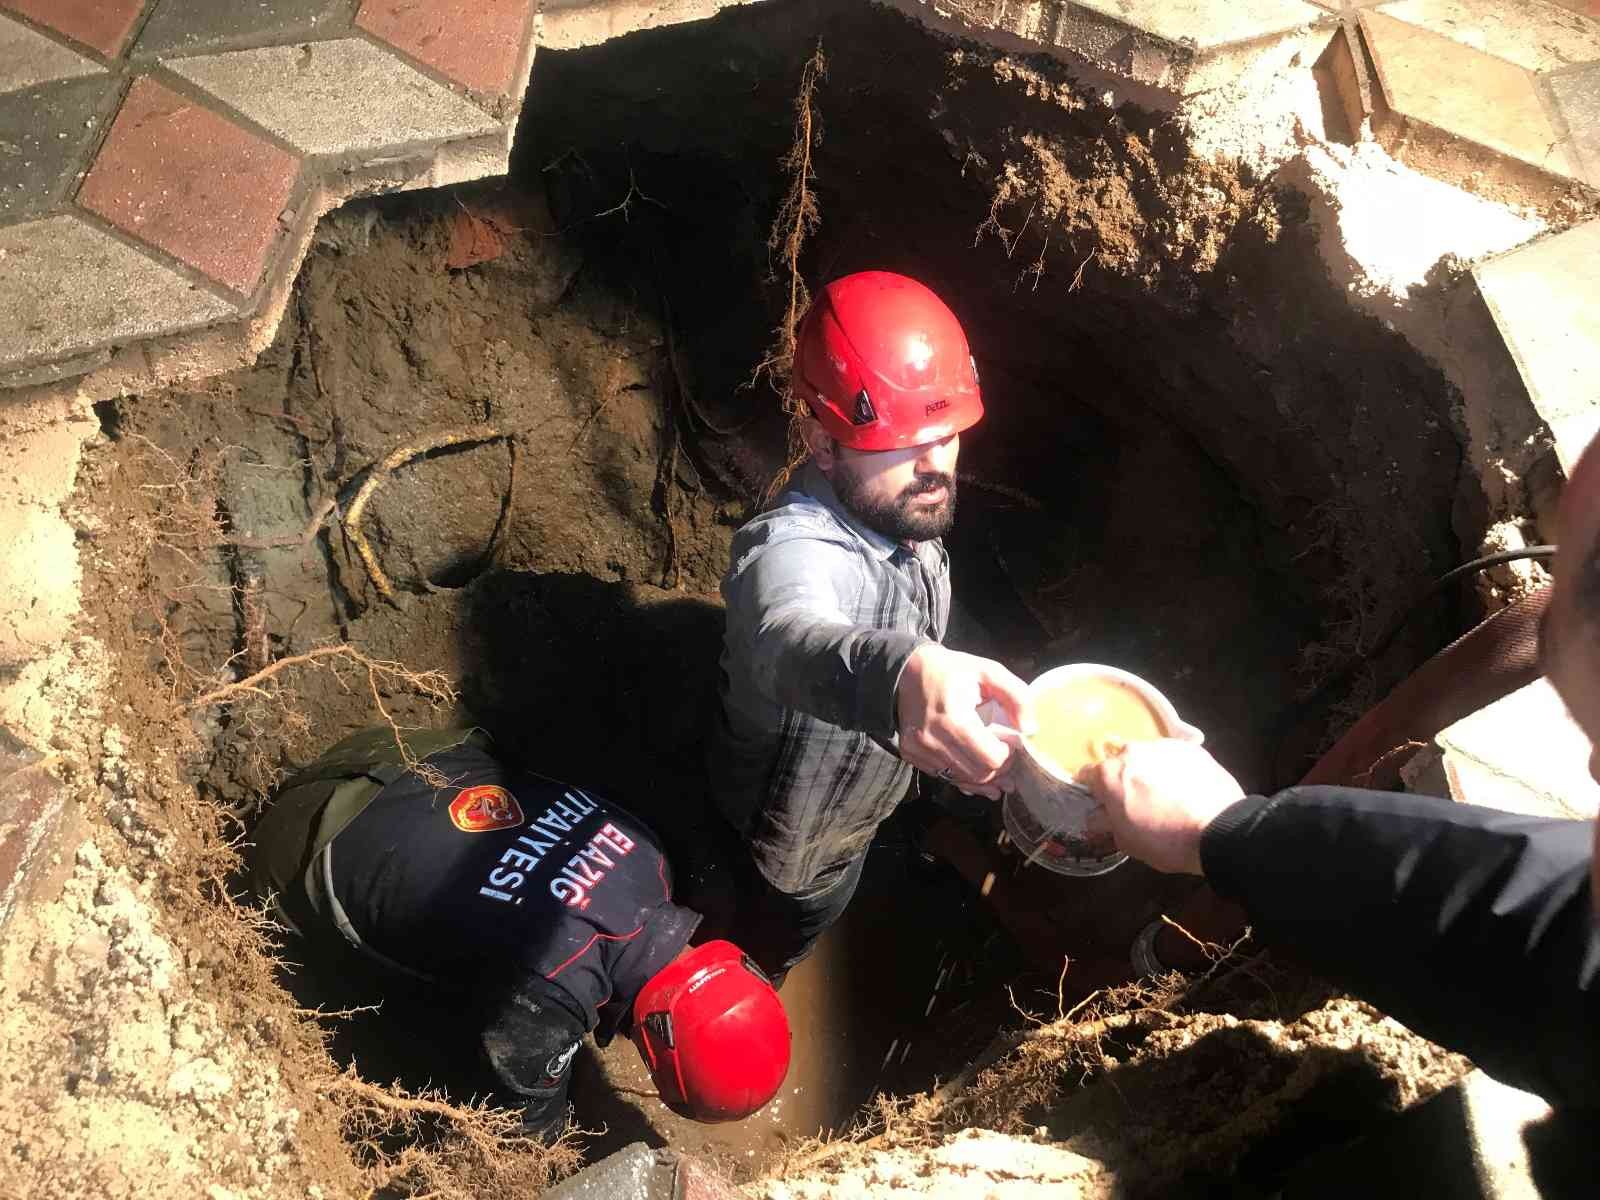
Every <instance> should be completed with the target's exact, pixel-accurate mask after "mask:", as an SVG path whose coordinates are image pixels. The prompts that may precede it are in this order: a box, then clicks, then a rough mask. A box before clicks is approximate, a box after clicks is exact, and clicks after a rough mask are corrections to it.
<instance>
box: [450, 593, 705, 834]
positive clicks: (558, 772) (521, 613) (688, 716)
mask: <svg viewBox="0 0 1600 1200" xmlns="http://www.w3.org/2000/svg"><path fill="white" fill-rule="evenodd" d="M466 605H467V617H466V620H464V621H463V622H462V646H461V651H462V664H463V665H462V681H461V683H462V701H463V704H464V706H465V708H466V710H467V713H468V714H469V718H470V719H471V720H473V721H476V722H477V723H478V724H480V725H482V726H483V727H484V728H485V729H487V730H488V731H489V732H490V734H492V735H493V736H494V739H495V742H496V745H497V746H498V750H499V753H500V754H502V755H503V756H504V757H506V758H507V759H509V760H511V761H513V762H517V763H520V764H521V765H524V766H526V767H528V768H530V769H532V770H535V771H538V772H540V773H541V774H545V775H549V776H553V777H554V778H557V779H562V780H565V781H567V782H569V783H574V784H578V785H580V786H583V787H586V788H590V789H592V790H593V791H595V792H597V793H599V794H600V795H602V796H605V797H607V798H609V799H610V800H612V801H614V802H615V803H617V804H620V805H621V806H622V807H623V808H625V809H627V810H628V811H629V812H632V813H633V814H634V815H636V816H638V817H640V818H642V819H643V820H644V821H645V822H646V823H647V824H649V825H650V827H651V828H652V829H654V830H655V831H656V833H657V834H658V835H659V836H660V837H661V838H662V839H663V841H664V842H665V844H666V847H667V850H668V855H669V857H670V858H671V859H672V861H673V862H674V863H678V862H681V861H683V860H684V858H685V854H686V852H690V851H692V850H693V849H694V844H695V843H696V839H697V838H698V837H699V831H700V830H701V829H702V827H703V825H704V823H705V821H706V820H707V819H708V818H709V816H710V807H709V804H708V802H707V789H706V779H705V766H704V761H703V755H704V746H705V733H706V729H707V722H708V721H709V719H710V715H711V713H712V712H714V711H715V705H716V704H717V657H718V655H719V653H720V652H721V644H722V613H721V610H720V609H719V608H718V607H717V606H716V605H714V604H712V603H711V602H709V601H708V600H703V599H696V598H692V597H689V596H686V595H684V594H683V593H674V592H663V591H660V590H659V589H656V588H651V587H642V586H638V585H634V584H627V583H606V582H603V581H601V580H597V579H595V578H593V577H592V576H588V575H578V574H557V573H550V574H537V573H533V572H526V571H510V570H492V571H488V572H485V573H484V574H482V575H480V576H479V577H478V578H477V579H475V580H473V582H472V584H471V586H470V587H469V588H468V589H467V593H466Z"/></svg>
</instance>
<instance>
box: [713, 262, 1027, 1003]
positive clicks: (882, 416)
mask: <svg viewBox="0 0 1600 1200" xmlns="http://www.w3.org/2000/svg"><path fill="white" fill-rule="evenodd" d="M792 386H793V387H794V389H795V392H796V394H797V395H798V396H799V397H800V398H801V399H802V400H804V402H805V404H806V406H807V409H808V413H809V415H808V416H807V417H806V418H805V421H804V427H803V432H804V436H805V442H806V446H807V447H808V449H809V450H810V452H811V457H810V459H809V461H808V462H807V463H806V464H805V466H804V467H803V468H802V469H801V470H800V471H799V472H798V473H797V475H796V476H795V478H794V479H793V480H791V482H790V484H789V487H788V489H787V490H786V491H785V492H784V493H783V494H782V495H781V496H779V497H778V499H777V501H776V503H775V504H774V505H773V506H772V507H771V508H769V509H768V510H767V511H766V512H764V513H762V514H761V515H760V516H758V517H756V518H755V519H754V520H752V521H751V522H749V523H748V524H747V525H745V526H744V528H742V529H741V530H740V531H739V533H738V534H737V536H736V537H735V538H734V543H733V553H732V564H731V566H730V567H729V569H728V573H727V574H726V576H725V577H724V578H723V583H722V594H723V598H724V599H725V600H726V602H727V630H726V635H725V639H724V643H723V652H722V664H721V665H722V689H721V692H722V705H721V712H720V719H719V720H718V722H717V725H716V728H715V730H714V731H713V736H712V739H711V747H710V759H709V765H710V771H711V777H712V785H713V791H714V793H715V796H716V799H717V802H718V806H719V807H720V809H721V810H722V813H723V814H724V816H726V817H727V819H728V821H729V822H730V823H731V824H732V826H733V828H734V830H735V832H736V833H737V834H738V836H739V838H740V839H741V840H742V843H743V845H744V846H745V847H746V849H747V851H748V857H747V860H746V861H744V862H742V863H741V874H742V878H741V880H740V884H741V889H740V890H741V895H740V899H739V904H738V913H737V917H736V919H735V921H734V928H735V929H736V930H737V931H738V934H737V936H738V937H739V939H740V944H741V945H744V946H746V948H747V949H749V951H750V953H751V954H752V956H754V957H755V959H756V961H757V962H758V963H760V964H761V965H762V967H763V968H764V969H765V970H767V971H768V972H769V973H771V974H773V975H774V976H777V977H780V978H781V976H782V974H783V973H784V972H785V971H787V970H788V968H789V967H791V966H793V965H794V964H795V963H796V962H798V961H799V960H800V959H801V958H802V957H804V956H805V954H806V953H807V952H808V950H809V949H810V947H811V945H812V944H813V942H814V941H815V940H816V938H817V937H818V936H819V935H820V934H821V932H822V931H823V930H824V929H826V928H827V927H828V926H829V925H830V924H832V923H833V921H835V920H836V919H837V918H838V916H839V915H840V913H842V912H843V910H844V908H845V905H846V904H847V903H848V902H849V900H850V897H851V896H852V895H853V894H854V892H855V887H856V883H857V881H858V880H859V878H860V874H861V868H862V865H863V863H864V861H865V858H866V851H867V846H868V844H869V843H870V842H871V840H872V836H873V833H874V832H875V831H876V829H877V827H878V825H879V824H880V823H881V822H882V821H883V820H884V818H886V817H887V816H888V815H889V814H890V812H892V811H893V809H894V808H895V806H896V805H897V804H898V803H899V802H900V800H901V798H902V797H904V795H905V794H906V790H907V787H908V785H909V784H910V782H911V779H912V770H913V768H915V769H918V770H922V771H925V772H927V773H929V774H931V775H934V776H937V777H939V778H941V779H945V780H948V781H951V782H953V783H955V784H956V785H958V786H959V787H961V788H962V789H963V790H965V791H967V792H969V793H978V794H982V795H986V796H989V797H991V798H997V797H998V796H999V794H1000V786H1001V782H1002V779H1001V777H1002V773H1003V772H1004V770H1005V769H1006V766H1007V763H1008V760H1009V756H1010V746H1009V745H1008V744H1007V743H1006V742H1004V741H1002V740H1001V739H999V738H998V737H996V736H995V735H994V734H993V733H992V732H991V731H990V730H989V729H988V728H987V727H986V726H985V725H984V723H983V722H982V721H981V720H980V719H979V717H978V715H977V711H976V710H977V708H978V706H979V705H980V704H981V703H983V702H984V701H985V700H989V699H993V700H996V701H998V702H999V703H1000V704H1001V706H1002V707H1003V708H1004V709H1006V710H1007V711H1008V712H1009V714H1010V717H1011V720H1012V722H1013V723H1014V724H1016V725H1017V726H1019V727H1021V728H1025V729H1026V728H1028V727H1029V726H1030V725H1031V721H1032V715H1031V713H1030V712H1029V708H1028V697H1027V692H1026V688H1025V685H1024V684H1023V682H1022V681H1021V680H1020V679H1018V678H1017V677H1016V676H1015V675H1013V674H1012V673H1011V672H1010V671H1008V670H1006V668H1005V667H1003V666H1001V665H1000V664H999V663H996V662H991V661H989V660H987V659H983V658H978V657H975V656H973V655H970V654H963V653H959V652H957V651H955V650H951V649H948V648H946V647H945V646H944V645H942V644H941V643H942V640H943V638H944V636H945V631H946V626H947V624H948V622H949V616H950V559H949V556H948V555H947V554H946V552H945V549H944V545H943V543H942V542H941V540H940V539H941V538H942V537H943V535H944V534H945V533H946V532H948V531H949V529H950V527H951V524H952V522H953V521H954V520H955V510H956V459H957V456H958V454H959V451H960V436H961V433H962V431H964V430H966V429H969V428H970V427H971V426H972V425H974V424H975V423H976V422H977V421H978V420H979V419H981V418H982V416H983V402H982V400H981V398H980V396H979V392H978V377H977V369H976V367H975V365H974V363H973V360H972V355H971V353H970V351H969V350H968V347H967V339H966V335H965V334H964V333H963V332H962V330H961V326H960V323H959V322H958V321H957V320H956V317H955V314H954V313H952V312H951V311H950V309H949V308H948V307H946V306H945V304H944V303H943V302H942V301H941V300H940V299H939V298H938V297H937V296H935V295H934V294H933V293H932V292H931V291H929V290H928V289H927V288H926V287H924V286H923V285H922V284H920V283H918V282H916V281H915V280H912V279H908V278H906V277H905V276H903V275H893V274H889V273H887V272H882V271H868V272H863V273H861V274H856V275H848V276H845V277H844V278H842V279H838V280H835V281H834V282H833V283H830V284H829V285H828V286H827V287H825V288H824V289H822V292H821V294H820V295H818V296H817V298H816V300H815V301H814V302H813V304H812V305H811V307H810V309H809V310H808V311H807V313H806V315H805V318H804V319H803V320H802V322H801V324H800V328H799V331H798V335H797V344H796V351H795V361H794V370H793V375H792Z"/></svg>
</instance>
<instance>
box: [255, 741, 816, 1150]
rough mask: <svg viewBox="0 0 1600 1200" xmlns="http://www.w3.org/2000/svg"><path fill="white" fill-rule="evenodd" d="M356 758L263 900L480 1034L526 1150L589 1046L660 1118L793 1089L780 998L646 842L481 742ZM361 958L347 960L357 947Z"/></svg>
mask: <svg viewBox="0 0 1600 1200" xmlns="http://www.w3.org/2000/svg"><path fill="white" fill-rule="evenodd" d="M407 740H408V744H409V748H410V751H411V754H412V755H413V758H414V761H419V762H420V763H421V764H422V767H421V769H420V770H418V769H415V768H412V767H408V766H407V764H406V762H405V761H404V759H403V757H402V756H401V754H400V752H399V749H398V747H397V746H396V744H395V740H394V736H393V734H392V732H391V731H390V730H388V729H386V728H385V729H378V730H368V731H365V732H363V733H359V734H356V735H354V736H352V737H349V738H346V739H345V740H344V741H342V742H340V743H339V744H338V745H337V746H335V747H333V749H331V750H330V751H328V753H327V754H325V755H323V756H322V758H320V759H318V760H317V761H316V762H314V763H312V764H311V765H310V766H309V767H307V768H306V769H304V770H303V771H301V772H299V773H298V774H297V775H296V776H294V777H293V778H292V779H290V780H289V781H288V783H287V784H286V785H285V786H284V788H283V789H282V791H281V792H280V793H279V795H278V797H277V799H276V801H275V802H274V804H273V806H272V807H271V808H270V809H269V810H268V812H267V814H266V815H265V816H264V817H263V818H262V820H261V822H260V823H259V824H258V825H257V827H256V829H255V832H254V835H253V836H254V843H253V846H252V848H251V850H250V854H249V870H250V878H251V884H252V887H253V888H254V889H255V891H256V892H257V894H258V895H260V896H263V897H270V899H271V902H272V904H273V906H274V907H275V908H276V910H277V912H276V915H277V916H278V918H279V919H280V920H281V921H282V922H283V923H284V924H285V925H286V926H288V927H289V928H290V929H292V930H293V931H294V932H295V933H297V934H299V935H300V936H301V937H302V938H304V939H305V940H306V942H307V943H309V944H310V945H311V947H312V948H313V949H316V948H317V947H318V945H319V944H320V946H321V947H322V948H323V949H324V952H327V951H330V950H331V951H334V952H336V953H337V954H340V955H346V956H347V955H348V954H349V953H350V950H349V947H353V948H354V949H355V951H357V952H359V953H360V954H361V955H362V956H364V957H365V958H366V959H368V960H370V961H371V962H374V963H376V964H378V969H377V974H378V975H379V976H380V977H381V978H382V979H384V980H385V981H386V983H385V986H386V987H388V986H390V983H392V986H393V987H394V988H395V989H396V991H398V992H402V993H404V992H408V991H410V990H411V989H413V988H417V987H420V988H422V989H423V990H424V992H426V993H427V994H429V995H430V996H431V995H434V994H437V995H438V996H439V997H440V999H441V1000H442V1001H444V1002H445V1003H449V1004H453V1005H455V1006H456V1011H458V1012H461V1013H462V1014H463V1016H464V1017H466V1019H470V1020H471V1021H473V1022H474V1023H475V1024H474V1028H476V1029H477V1030H478V1031H480V1032H479V1033H478V1042H479V1045H480V1046H481V1049H482V1053H483V1056H484V1057H485V1059H486V1060H487V1066H488V1067H489V1069H490V1070H491V1071H492V1072H493V1076H494V1079H495V1081H496V1085H497V1087H498V1088H504V1089H505V1090H506V1091H508V1092H510V1093H513V1094H515V1095H516V1096H518V1097H519V1098H520V1099H521V1101H522V1102H523V1129H524V1131H525V1132H526V1133H528V1134H530V1135H533V1136H538V1137H546V1138H552V1137H554V1136H555V1135H556V1134H557V1133H559V1131H560V1130H561V1129H562V1128H563V1127H564V1125H565V1121H566V1109H567V1087H568V1083H569V1080H570V1076H571V1066H572V1059H573V1056H574V1054H575V1053H576V1052H577V1049H578V1046H579V1044H580V1043H581V1041H582V1039H583V1037H584V1035H585V1034H586V1033H590V1032H593V1033H594V1034H595V1037H596V1039H597V1040H598V1041H599V1042H600V1043H601V1044H602V1045H604V1044H606V1043H607V1042H608V1041H609V1040H610V1039H611V1037H613V1036H614V1035H615V1034H616V1033H618V1032H621V1033H623V1034H624V1035H625V1036H630V1037H631V1038H632V1039H633V1041H634V1043H635V1044H636V1045H637V1046H638V1049H639V1053H640V1054H641V1055H642V1056H643V1058H644V1062H645V1066H646V1068H647V1069H648V1070H649V1072H650V1075H651V1078H652V1079H653V1080H654V1081H655V1084H656V1086H657V1088H659V1089H660V1093H661V1099H662V1100H663V1101H664V1102H665V1103H666V1104H667V1105H668V1106H669V1107H670V1108H672V1109H673V1110H674V1111H676V1112H678V1113H679V1114H681V1115H683V1116H686V1117H691V1118H694V1119H695V1120H700V1121H735V1120H738V1119H740V1118H741V1117H745V1116H748V1115H749V1114H751V1113H753V1112H755V1111H756V1110H757V1109H759V1108H761V1107H762V1106H763V1105H764V1104H766V1103H767V1101H768V1100H770V1099H771V1098H772V1096H773V1095H774V1094H775V1093H776V1092H777V1090H778V1088H779V1086H780V1085H781V1084H782V1083H783V1078H784V1075H785V1074H786V1073H787V1071H788V1069H789V1023H788V1018H787V1017H786V1015H785V1013H784V1010H783V1005H782V1003H781V1002H780V1001H779V999H778V995H777V993H776V992H775V991H773V989H772V986H771V984H770V983H769V982H768V981H767V979H766V977H765V976H763V975H762V974H761V973H760V972H759V971H758V970H757V969H756V968H755V967H754V965H753V964H752V963H751V962H750V960H749V959H748V958H747V957H745V955H744V954H742V953H741V952H740V951H739V949H738V948H737V947H735V946H733V945H732V944H731V943H728V942H721V941H714V942H708V943H707V944H705V945H702V946H698V947H692V948H691V947H690V946H689V938H690V935H691V934H693V933H694V931H695V927H696V926H697V925H698V924H699V922H700V915H699V914H698V913H695V912H691V911H690V910H689V909H686V908H681V907H679V906H678V905H676V904H674V903H673V902H672V874H671V871H670V869H669V868H668V865H667V861H666V859H665V857H664V856H663V854H662V851H661V846H660V843H659V842H658V841H657V840H656V838H655V835H654V834H652V833H651V832H650V830H649V829H647V828H646V827H645V826H644V824H643V823H641V822H640V821H639V820H638V819H637V818H635V817H633V816H632V815H630V814H629V813H627V812H625V811H624V810H623V809H621V808H618V807H617V806H616V805H614V804H612V803H611V802H610V801H608V800H602V799H600V798H598V797H596V796H593V795H591V794H590V793H588V792H586V791H583V790H582V789H580V788H576V787H569V786H567V785H565V784H561V783H557V782H555V781H554V780H550V779H546V778H544V777H542V776H539V775H535V774H532V773H530V772H525V771H519V770H513V769H511V768H509V767H507V766H504V765H502V764H501V763H499V762H498V761H496V760H495V759H494V758H493V757H492V756H491V755H490V753H489V739H488V737H487V735H486V734H484V733H483V732H482V731H480V730H471V731H460V730H453V731H440V732H432V733H425V734H420V735H414V736H411V737H409V738H408V739H407ZM344 943H348V947H346V946H345V945H344Z"/></svg>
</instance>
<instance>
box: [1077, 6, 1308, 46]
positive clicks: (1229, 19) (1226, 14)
mask: <svg viewBox="0 0 1600 1200" xmlns="http://www.w3.org/2000/svg"><path fill="white" fill-rule="evenodd" d="M1074 4H1075V6H1076V7H1078V8H1083V9H1088V10H1089V11H1090V12H1097V13H1100V14H1101V15H1103V16H1107V17H1110V18H1112V19H1113V20H1116V21H1120V22H1122V23H1123V24H1124V25H1131V26H1132V27H1133V28H1135V29H1142V30H1144V31H1145V32H1146V33H1150V34H1154V35H1155V36H1156V37H1158V38H1161V39H1163V40H1165V41H1169V42H1189V43H1191V44H1193V45H1194V46H1196V47H1197V48H1199V49H1200V50H1209V49H1213V48H1215V47H1218V46H1228V45H1232V44H1234V43H1236V42H1250V41H1255V40H1257V39H1259V38H1265V37H1271V36H1273V35H1275V34H1283V33H1289V32H1290V31H1291V30H1295V29H1299V28H1301V27H1302V26H1305V25H1309V24H1310V23H1311V22H1312V21H1315V20H1319V19H1321V18H1322V17H1324V16H1325V15H1326V14H1325V13H1324V12H1323V11H1321V10H1319V9H1318V8H1316V7H1315V6H1313V5H1310V4H1304V3H1301V0H1074Z"/></svg>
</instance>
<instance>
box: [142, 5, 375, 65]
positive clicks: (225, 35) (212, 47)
mask: <svg viewBox="0 0 1600 1200" xmlns="http://www.w3.org/2000/svg"><path fill="white" fill-rule="evenodd" d="M356 3H357V0H226V2H225V3H219V2H218V0H161V3H160V5H159V6H158V7H157V8H156V10H155V12H154V13H152V14H151V16H150V19H149V20H148V21H146V22H145V26H144V28H143V29H142V30H141V31H140V32H139V41H138V43H137V44H136V45H135V46H134V49H133V55H134V57H135V58H138V57H143V56H154V55H159V56H161V57H163V58H164V57H166V56H167V55H171V54H200V53H214V52H216V51H219V50H239V49H243V48H245V47H247V46H262V45H282V44H284V43H286V42H302V41H307V40H314V39H319V38H328V37H338V36H340V35H341V34H348V33H349V32H350V22H351V18H352V17H354V15H355V7H356Z"/></svg>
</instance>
